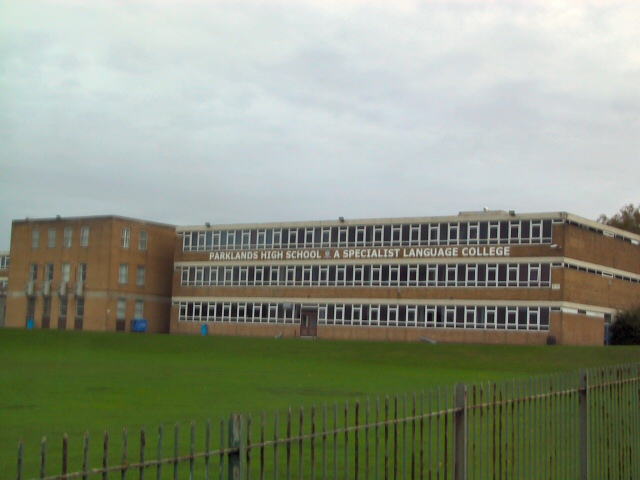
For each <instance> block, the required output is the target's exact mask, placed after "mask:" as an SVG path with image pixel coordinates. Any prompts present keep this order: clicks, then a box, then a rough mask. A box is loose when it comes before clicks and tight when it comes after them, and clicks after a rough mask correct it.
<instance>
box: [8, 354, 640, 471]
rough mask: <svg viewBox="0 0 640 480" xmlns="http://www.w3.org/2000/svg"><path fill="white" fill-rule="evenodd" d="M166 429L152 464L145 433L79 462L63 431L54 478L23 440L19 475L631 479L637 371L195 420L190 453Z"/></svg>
mask: <svg viewBox="0 0 640 480" xmlns="http://www.w3.org/2000/svg"><path fill="white" fill-rule="evenodd" d="M173 430H174V431H173V436H171V435H168V436H167V435H166V434H165V431H164V428H163V427H162V426H160V428H159V430H158V436H157V443H155V442H154V443H155V445H156V446H157V451H156V452H155V453H156V455H155V458H153V459H149V458H148V457H149V456H151V455H152V454H151V452H150V450H151V449H153V447H152V446H151V445H150V444H149V443H148V438H147V433H146V430H145V429H144V428H143V429H142V430H141V432H140V437H139V443H138V442H134V443H135V445H133V444H132V445H129V434H128V431H127V430H126V429H125V430H124V432H123V435H122V438H121V440H119V441H118V442H117V443H118V447H120V448H117V452H115V454H114V452H113V447H112V444H113V443H115V442H114V440H113V439H111V437H110V435H109V433H108V432H107V433H105V435H104V437H103V438H102V442H101V448H100V447H99V448H98V449H97V450H96V451H92V452H90V449H89V434H88V433H86V434H85V436H84V446H83V449H82V454H81V455H80V454H78V455H77V456H71V455H70V454H69V441H68V438H67V436H66V435H65V436H64V438H63V441H62V454H61V456H59V457H57V458H58V460H61V463H62V468H61V473H60V474H56V475H52V476H48V474H47V471H48V470H49V468H50V467H51V465H50V459H49V457H50V455H49V453H48V442H47V440H46V439H43V440H42V444H41V451H40V458H39V472H35V473H34V474H33V475H31V474H30V475H26V474H25V472H24V470H25V469H26V465H25V462H26V459H25V454H24V444H23V442H22V441H20V443H19V447H18V476H17V478H18V479H19V480H21V479H23V478H33V477H34V476H35V478H40V479H47V480H53V479H74V478H82V479H88V478H98V477H101V478H102V479H105V480H106V479H115V478H121V479H125V478H139V479H145V478H156V479H164V478H173V479H178V478H185V479H186V478H188V479H196V478H203V479H207V480H208V479H211V478H219V479H225V478H229V479H253V478H255V479H266V478H269V479H276V480H277V479H280V478H286V479H290V478H299V479H302V478H309V479H313V480H315V479H323V480H324V479H327V478H330V479H347V480H351V479H356V480H357V479H371V478H373V479H380V478H384V479H391V478H392V479H400V478H401V479H407V478H410V479H418V478H419V479H430V480H436V479H437V480H441V479H442V480H446V479H451V480H466V479H540V478H545V479H546V478H548V479H562V480H566V479H581V480H586V479H598V480H600V479H611V480H614V479H615V480H619V479H638V478H640V455H639V454H638V452H640V364H632V365H623V366H616V367H607V368H597V369H590V370H582V371H580V372H573V373H568V374H558V375H550V376H544V377H538V378H532V379H527V380H518V381H511V382H505V383H483V384H478V385H470V386H469V385H464V384H458V385H457V386H456V388H455V389H454V390H449V389H438V390H433V391H430V392H428V393H426V394H425V393H424V392H423V393H420V394H413V395H409V396H407V395H403V396H393V397H385V398H383V399H382V400H381V399H379V398H376V399H375V400H374V401H370V400H369V399H365V400H364V402H360V401H356V402H355V403H353V404H352V405H350V404H349V403H348V402H347V403H345V404H344V406H340V407H339V406H338V404H337V403H334V404H333V405H332V406H329V407H328V406H327V405H326V404H325V405H323V406H322V407H321V408H316V407H315V406H314V407H312V408H311V409H310V410H309V411H308V412H305V410H304V409H302V408H300V409H299V411H297V412H293V411H292V410H291V409H288V411H287V412H286V418H285V419H280V417H279V415H278V413H277V412H276V414H275V415H274V417H273V421H272V422H269V423H268V422H267V417H266V415H265V414H264V413H263V414H262V415H261V416H260V418H259V419H258V421H254V420H253V418H252V416H251V415H246V416H244V415H240V414H232V415H231V416H230V418H229V419H228V420H222V421H221V422H220V424H219V432H217V433H216V432H214V431H213V430H214V427H213V426H212V424H211V423H210V422H208V423H207V424H206V426H205V429H204V432H203V433H202V434H200V435H199V436H198V435H196V433H197V432H196V425H195V424H194V423H191V428H190V431H189V447H188V451H187V449H186V448H181V445H180V440H181V439H182V434H181V432H180V427H179V425H178V424H176V425H175V428H174V429H173ZM184 433H185V432H183V434H184ZM171 437H173V438H171ZM214 437H216V439H215V440H214ZM214 443H216V446H214V445H213V444H214ZM71 462H77V463H78V467H77V468H78V469H77V470H74V471H72V469H70V467H69V465H70V463H71ZM56 463H57V462H56ZM80 463H81V464H82V466H81V467H80V466H79V465H80ZM37 464H38V461H37V459H36V460H34V461H32V463H31V464H30V466H32V467H34V469H35V468H37V467H35V465H37Z"/></svg>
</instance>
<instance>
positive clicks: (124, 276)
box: [118, 263, 129, 284]
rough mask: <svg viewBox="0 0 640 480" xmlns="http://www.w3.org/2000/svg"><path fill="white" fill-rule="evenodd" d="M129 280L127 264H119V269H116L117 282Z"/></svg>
mask: <svg viewBox="0 0 640 480" xmlns="http://www.w3.org/2000/svg"><path fill="white" fill-rule="evenodd" d="M128 280H129V265H127V264H126V263H121V264H120V269H119V271H118V283H120V284H126V283H127V281H128Z"/></svg>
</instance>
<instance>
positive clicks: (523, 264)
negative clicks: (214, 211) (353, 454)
mask: <svg viewBox="0 0 640 480" xmlns="http://www.w3.org/2000/svg"><path fill="white" fill-rule="evenodd" d="M9 254H10V259H11V264H10V268H9V272H8V286H7V287H6V288H5V292H6V293H5V294H6V315H5V320H4V322H5V325H6V326H8V327H19V328H24V327H26V326H29V327H31V328H58V329H78V330H103V331H118V330H119V331H130V330H131V324H132V321H133V320H134V319H139V318H144V319H146V320H147V322H148V331H149V332H162V333H167V332H169V333H174V334H203V333H205V334H209V335H251V336H284V337H310V338H314V337H315V338H321V339H322V338H325V339H365V340H394V341H436V342H458V343H464V342H469V343H504V344H546V343H557V344H563V345H602V344H603V343H604V338H605V325H607V324H609V323H610V322H611V320H612V319H613V317H614V316H615V314H616V312H617V311H619V310H626V309H630V308H633V307H635V306H637V305H639V304H640V236H639V235H635V234H632V233H629V232H625V231H622V230H618V229H615V228H612V227H609V226H606V225H602V224H600V223H597V222H594V221H591V220H588V219H585V218H582V217H578V216H575V215H572V214H569V213H564V212H557V213H540V214H518V213H516V212H513V211H510V212H508V211H481V212H461V213H459V214H458V215H453V216H441V217H419V218H395V219H368V220H352V219H344V218H339V219H337V220H335V221H321V222H288V223H268V224H250V225H249V224H246V225H212V224H205V225H199V226H179V227H175V226H172V225H164V224H159V223H154V222H148V221H143V220H136V219H130V218H125V217H117V216H104V217H79V218H61V217H56V218H51V219H25V220H16V221H14V222H13V225H12V237H11V250H10V252H9ZM8 258H9V255H7V261H6V263H7V264H8V261H9V260H8ZM7 266H8V265H7ZM1 276H2V269H0V277H1ZM1 280H2V279H1V278H0V283H1Z"/></svg>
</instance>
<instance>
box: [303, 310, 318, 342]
mask: <svg viewBox="0 0 640 480" xmlns="http://www.w3.org/2000/svg"><path fill="white" fill-rule="evenodd" d="M300 336H301V337H316V336H318V310H317V309H307V308H303V309H302V311H301V312H300Z"/></svg>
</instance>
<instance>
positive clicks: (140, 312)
mask: <svg viewBox="0 0 640 480" xmlns="http://www.w3.org/2000/svg"><path fill="white" fill-rule="evenodd" d="M133 316H134V318H144V300H141V299H138V300H136V303H135V311H134V314H133Z"/></svg>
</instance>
